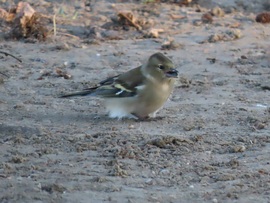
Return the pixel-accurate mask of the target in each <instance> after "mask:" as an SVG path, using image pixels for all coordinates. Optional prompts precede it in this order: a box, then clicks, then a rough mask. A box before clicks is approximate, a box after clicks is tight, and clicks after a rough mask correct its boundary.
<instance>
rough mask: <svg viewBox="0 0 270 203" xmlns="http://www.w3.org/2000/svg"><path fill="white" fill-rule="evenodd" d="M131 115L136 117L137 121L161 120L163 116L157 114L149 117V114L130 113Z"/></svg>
mask: <svg viewBox="0 0 270 203" xmlns="http://www.w3.org/2000/svg"><path fill="white" fill-rule="evenodd" d="M132 115H133V116H135V117H136V118H137V119H136V121H137V122H142V121H159V120H162V119H163V118H164V117H161V116H157V117H150V116H144V117H143V116H138V115H136V114H132Z"/></svg>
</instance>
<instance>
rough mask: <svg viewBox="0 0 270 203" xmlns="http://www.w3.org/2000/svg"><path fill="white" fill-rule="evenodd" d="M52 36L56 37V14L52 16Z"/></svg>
mask: <svg viewBox="0 0 270 203" xmlns="http://www.w3.org/2000/svg"><path fill="white" fill-rule="evenodd" d="M53 35H54V36H56V14H54V15H53Z"/></svg>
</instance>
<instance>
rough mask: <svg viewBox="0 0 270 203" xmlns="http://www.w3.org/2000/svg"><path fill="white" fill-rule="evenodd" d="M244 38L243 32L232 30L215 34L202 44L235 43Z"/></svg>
mask: <svg viewBox="0 0 270 203" xmlns="http://www.w3.org/2000/svg"><path fill="white" fill-rule="evenodd" d="M242 36H243V34H242V32H241V30H239V29H232V30H226V31H224V32H221V33H218V34H213V35H211V36H209V37H208V39H207V40H206V41H203V42H202V43H206V42H210V43H214V42H218V41H233V40H236V39H239V38H241V37H242Z"/></svg>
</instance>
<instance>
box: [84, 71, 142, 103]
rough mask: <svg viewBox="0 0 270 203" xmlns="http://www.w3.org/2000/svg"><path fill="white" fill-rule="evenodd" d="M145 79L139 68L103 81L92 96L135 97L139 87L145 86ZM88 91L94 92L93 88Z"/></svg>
mask: <svg viewBox="0 0 270 203" xmlns="http://www.w3.org/2000/svg"><path fill="white" fill-rule="evenodd" d="M144 79H145V78H144V77H143V75H142V73H141V67H137V68H135V69H132V70H130V71H128V72H126V73H123V74H120V75H117V76H114V77H111V78H107V79H106V80H103V81H101V82H100V83H99V85H98V86H97V87H96V88H95V90H94V92H93V93H92V94H91V95H96V96H101V97H109V98H119V97H133V96H135V95H136V94H137V90H138V89H137V87H138V86H141V85H142V84H143V81H144ZM86 90H92V91H93V88H89V89H86Z"/></svg>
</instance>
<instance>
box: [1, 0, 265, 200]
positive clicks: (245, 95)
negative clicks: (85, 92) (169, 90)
mask: <svg viewBox="0 0 270 203" xmlns="http://www.w3.org/2000/svg"><path fill="white" fill-rule="evenodd" d="M1 2H2V3H1V4H2V6H3V7H4V8H9V6H11V5H15V4H14V3H13V1H1ZM28 2H30V3H31V5H32V6H33V7H34V8H35V9H36V10H37V11H40V12H43V13H45V14H47V15H52V13H54V12H58V13H60V11H61V13H62V14H61V15H60V14H59V15H58V16H59V17H58V24H57V29H58V31H59V33H58V34H57V36H56V37H51V38H50V39H48V40H47V41H45V42H38V41H31V40H30V41H29V40H19V41H17V40H5V39H3V38H1V43H0V49H1V50H2V51H6V52H9V53H12V54H13V55H15V56H17V57H19V58H21V59H22V60H23V62H22V63H19V62H18V61H16V60H15V59H13V58H11V57H10V56H4V55H0V57H1V58H0V61H1V63H0V71H1V74H0V82H1V84H0V114H1V116H0V202H20V203H21V202H36V203H40V202H68V203H70V202H83V203H84V202H214V203H216V202H243V203H244V202H245V203H248V202H250V203H251V202H257V203H266V202H270V158H269V157H270V91H269V90H270V40H269V39H270V27H269V24H265V25H264V24H260V23H257V22H255V20H254V19H255V16H256V14H257V13H258V12H261V11H265V10H267V9H268V11H269V7H270V6H269V5H267V1H264V2H263V1H262V0H261V1H251V0H250V1H226V3H224V1H212V2H209V1H201V2H199V3H200V4H201V8H200V10H201V12H198V8H197V7H194V6H190V7H180V6H177V5H174V4H145V3H139V2H137V1H133V3H132V1H129V3H125V2H124V1H122V2H120V1H89V2H88V4H87V2H85V1H42V0H39V1H28ZM1 4H0V5H1ZM216 5H218V6H220V7H221V8H222V9H223V10H224V11H225V12H226V13H225V16H223V17H222V16H221V17H218V16H214V17H213V22H212V24H208V23H201V16H202V14H203V13H205V12H207V11H209V9H211V8H213V7H214V6H216ZM122 10H131V11H132V12H133V13H134V15H136V16H140V17H142V18H144V19H147V20H148V21H149V22H150V27H151V28H159V29H160V28H162V29H164V32H163V33H160V35H159V37H158V38H145V37H142V35H143V34H142V33H141V32H139V31H137V30H136V29H134V28H132V27H125V28H124V29H123V28H122V27H121V29H115V28H113V27H112V26H111V25H110V23H111V22H112V21H111V19H110V16H112V15H115V13H116V12H118V11H122ZM171 14H173V15H178V16H184V17H185V18H172V17H171V16H170V15H171ZM174 17H175V16H174ZM0 28H1V32H2V33H3V32H4V31H5V29H6V28H5V27H4V26H1V27H0ZM146 30H147V29H146ZM61 32H62V33H68V34H70V36H68V35H64V34H61ZM215 34H216V36H223V38H222V39H220V38H219V37H218V38H215V37H213V35H215ZM168 36H170V37H173V38H174V40H175V43H176V44H177V45H178V46H176V48H175V49H174V50H161V47H162V43H163V42H164V40H166V38H167V37H168ZM211 36H212V37H211ZM209 39H210V40H209ZM211 39H218V40H211ZM155 52H162V53H164V54H166V55H167V56H168V57H170V58H171V59H172V60H173V62H174V63H175V66H176V68H177V69H178V70H179V72H180V78H179V81H178V83H177V85H176V87H175V90H174V93H173V95H172V96H171V98H170V101H168V102H167V103H166V105H165V107H164V108H163V109H162V110H161V111H160V112H159V114H158V116H161V117H163V119H162V120H158V121H150V122H138V121H134V120H113V119H109V118H108V117H107V115H106V112H105V110H104V107H103V104H102V101H101V100H99V99H96V98H91V97H84V98H71V99H60V98H58V95H60V94H62V93H63V92H70V91H74V90H79V89H82V88H84V87H89V86H91V85H93V84H95V83H97V82H98V81H99V80H101V79H104V78H106V77H108V76H112V75H115V74H118V73H121V72H123V71H126V70H129V69H131V68H134V67H136V66H138V65H140V64H141V63H142V62H143V61H144V60H145V59H147V57H149V56H150V55H151V54H153V53H155ZM59 70H61V71H66V72H67V73H68V74H69V75H71V76H72V78H71V79H64V77H59V74H58V73H57V71H58V72H59Z"/></svg>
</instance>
